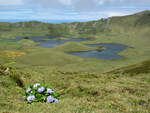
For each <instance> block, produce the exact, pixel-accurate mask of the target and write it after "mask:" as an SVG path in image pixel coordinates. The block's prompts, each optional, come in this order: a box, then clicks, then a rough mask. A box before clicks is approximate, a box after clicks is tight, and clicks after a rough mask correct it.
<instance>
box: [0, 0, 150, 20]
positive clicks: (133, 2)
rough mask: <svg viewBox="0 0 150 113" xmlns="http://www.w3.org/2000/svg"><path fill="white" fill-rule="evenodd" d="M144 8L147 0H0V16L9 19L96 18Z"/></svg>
mask: <svg viewBox="0 0 150 113" xmlns="http://www.w3.org/2000/svg"><path fill="white" fill-rule="evenodd" d="M12 1H13V2H12ZM4 9H7V10H4ZM146 9H150V0H0V15H1V16H0V18H10V19H12V18H24V19H33V20H36V19H70V20H71V19H72V20H95V19H100V18H106V17H111V16H123V15H127V14H132V13H135V12H138V11H142V10H146Z"/></svg>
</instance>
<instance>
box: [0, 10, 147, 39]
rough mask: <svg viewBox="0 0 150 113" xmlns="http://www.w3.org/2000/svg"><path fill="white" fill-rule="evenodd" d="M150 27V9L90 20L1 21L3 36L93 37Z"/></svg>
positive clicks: (0, 27)
mask: <svg viewBox="0 0 150 113" xmlns="http://www.w3.org/2000/svg"><path fill="white" fill-rule="evenodd" d="M143 28H144V29H146V28H150V11H144V12H140V13H137V14H133V15H129V16H123V17H111V18H108V19H101V20H98V21H90V22H82V23H79V22H75V23H66V24H65V23H63V24H50V23H42V22H38V21H30V22H19V23H0V33H1V37H5V38H6V37H16V36H45V35H50V36H66V37H70V36H73V37H84V36H85V37H91V36H95V35H98V34H101V33H108V32H109V33H114V32H118V33H119V32H126V31H130V30H132V31H137V30H143Z"/></svg>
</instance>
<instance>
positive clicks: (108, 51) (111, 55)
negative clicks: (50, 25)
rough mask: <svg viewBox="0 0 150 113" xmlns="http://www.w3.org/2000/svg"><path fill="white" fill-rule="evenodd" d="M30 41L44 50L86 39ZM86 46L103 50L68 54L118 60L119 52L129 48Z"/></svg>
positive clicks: (120, 46)
mask: <svg viewBox="0 0 150 113" xmlns="http://www.w3.org/2000/svg"><path fill="white" fill-rule="evenodd" d="M21 39H22V38H17V39H16V40H17V41H19V40H21ZM29 39H30V40H33V41H34V42H36V43H39V45H38V46H40V47H46V48H53V47H56V46H59V45H61V44H64V43H66V42H72V41H74V42H82V41H86V40H88V39H81V38H72V39H67V40H59V39H58V38H57V37H50V36H45V37H30V38H29ZM86 46H89V47H99V46H100V47H104V48H105V49H104V50H102V51H98V50H92V51H85V52H73V53H68V54H71V55H74V56H80V57H85V58H97V59H104V60H118V59H122V58H124V56H120V55H118V54H119V53H120V52H121V51H123V50H125V49H127V48H129V47H128V46H126V45H123V44H119V43H99V44H87V45H86Z"/></svg>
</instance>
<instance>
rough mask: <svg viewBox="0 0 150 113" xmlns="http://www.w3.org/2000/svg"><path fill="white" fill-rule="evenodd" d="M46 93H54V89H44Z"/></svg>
mask: <svg viewBox="0 0 150 113" xmlns="http://www.w3.org/2000/svg"><path fill="white" fill-rule="evenodd" d="M46 92H47V93H48V94H52V93H54V91H53V90H52V89H50V88H47V91H46Z"/></svg>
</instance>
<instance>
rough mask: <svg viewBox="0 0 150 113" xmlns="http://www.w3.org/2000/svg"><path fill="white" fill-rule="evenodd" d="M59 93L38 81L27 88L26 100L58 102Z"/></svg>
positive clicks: (29, 101) (30, 101)
mask: <svg viewBox="0 0 150 113" xmlns="http://www.w3.org/2000/svg"><path fill="white" fill-rule="evenodd" d="M58 97H59V94H58V93H56V92H55V91H54V90H53V89H52V88H51V87H49V86H47V85H45V84H39V83H36V84H34V85H31V86H30V87H28V88H27V89H26V92H25V100H26V101H27V102H28V103H32V102H48V103H58V102H59V99H58Z"/></svg>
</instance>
